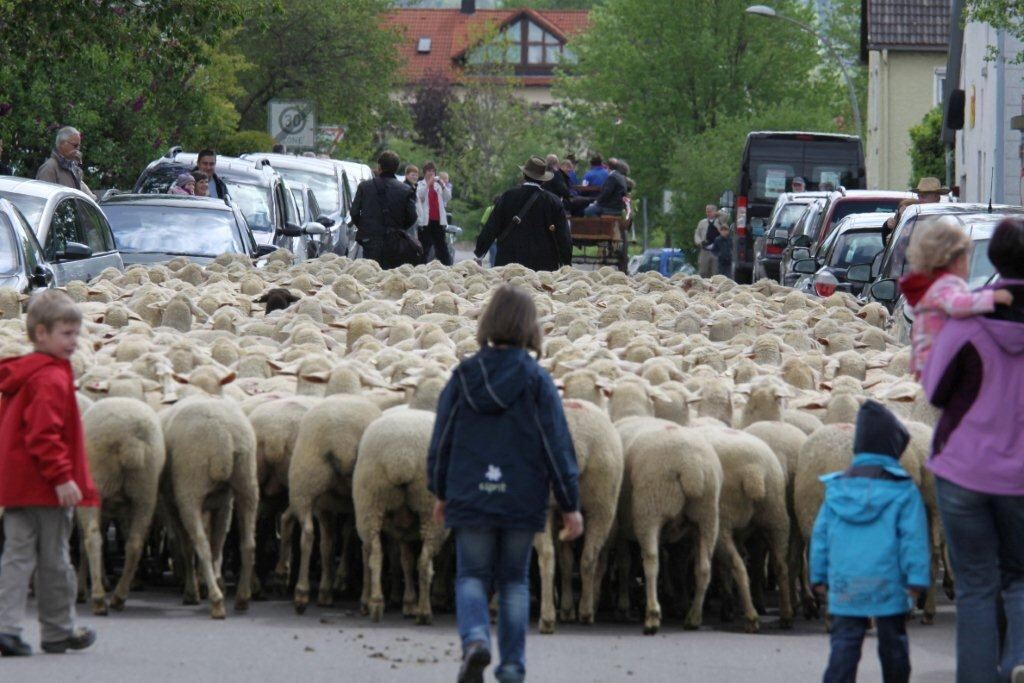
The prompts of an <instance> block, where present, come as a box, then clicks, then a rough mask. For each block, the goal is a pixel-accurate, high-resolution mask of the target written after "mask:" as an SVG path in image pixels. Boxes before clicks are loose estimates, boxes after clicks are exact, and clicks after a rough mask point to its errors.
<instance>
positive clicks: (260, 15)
mask: <svg viewBox="0 0 1024 683" xmlns="http://www.w3.org/2000/svg"><path fill="white" fill-rule="evenodd" d="M256 5H257V11H255V12H253V13H252V14H251V15H250V16H249V17H248V18H247V19H246V21H245V23H244V25H243V28H242V30H241V31H239V32H238V34H237V35H236V36H235V37H234V39H233V40H232V45H233V47H235V48H236V49H237V50H239V51H240V52H241V53H242V54H244V55H245V58H246V59H247V60H248V61H249V62H250V63H251V64H252V65H253V66H254V68H253V69H251V70H248V71H246V72H245V73H243V74H242V75H241V77H240V82H241V84H242V85H243V87H244V90H245V93H244V95H241V96H239V97H236V98H235V103H236V105H237V107H238V111H239V113H240V114H241V117H242V125H243V126H245V127H249V128H263V127H265V126H266V120H267V119H266V116H267V109H266V105H267V103H268V102H269V101H270V100H273V99H288V98H296V99H300V98H301V99H312V100H314V101H315V102H316V103H317V110H318V120H319V122H320V123H322V124H341V125H345V126H347V128H348V130H347V132H346V134H345V140H344V141H343V143H342V145H341V146H340V149H339V153H341V154H347V155H358V156H361V157H366V156H370V155H372V153H373V151H374V141H373V136H374V134H375V133H376V131H377V129H378V128H379V126H380V122H381V121H382V120H389V119H390V118H391V117H392V116H393V115H394V114H396V113H397V111H398V105H396V104H395V103H394V102H392V101H391V98H390V94H391V90H392V88H393V87H394V85H395V84H396V76H397V70H398V66H399V64H398V53H397V49H396V47H397V44H398V40H399V36H398V34H397V33H396V32H394V31H392V30H389V29H386V28H383V27H382V24H381V21H380V13H381V12H382V11H384V10H386V9H388V8H389V7H390V2H388V0H288V2H278V1H276V0H256Z"/></svg>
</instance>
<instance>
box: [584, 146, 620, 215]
mask: <svg viewBox="0 0 1024 683" xmlns="http://www.w3.org/2000/svg"><path fill="white" fill-rule="evenodd" d="M624 170H625V167H623V165H622V164H621V163H620V162H619V161H618V160H616V161H615V162H614V165H612V167H611V172H610V173H609V174H608V176H607V177H606V178H605V180H604V183H602V185H601V193H600V194H599V195H598V196H597V199H595V200H594V201H593V203H591V204H590V206H588V207H587V208H586V209H584V210H583V215H584V216H619V215H622V212H623V211H624V210H625V209H626V203H625V198H626V195H627V194H629V181H628V178H627V176H626V174H625V173H624V172H623V171H624Z"/></svg>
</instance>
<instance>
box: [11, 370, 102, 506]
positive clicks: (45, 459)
mask: <svg viewBox="0 0 1024 683" xmlns="http://www.w3.org/2000/svg"><path fill="white" fill-rule="evenodd" d="M71 480H74V481H75V483H77V484H78V488H80V489H81V490H82V502H81V503H80V505H83V506H86V507H95V506H97V505H99V502H100V501H99V496H98V495H97V493H96V487H95V485H93V482H92V475H90V474H89V461H88V460H87V458H86V454H85V439H84V437H83V434H82V418H81V417H80V416H79V414H78V401H77V400H76V399H75V385H74V375H73V374H72V371H71V364H70V363H68V362H67V361H64V360H60V359H58V358H54V357H53V356H49V355H46V354H44V353H30V354H28V355H26V356H21V357H19V358H9V359H7V360H4V361H0V506H3V507H11V508H13V507H27V506H44V507H58V506H59V505H60V503H59V502H58V501H57V493H56V491H54V489H55V488H56V487H58V486H60V485H61V484H65V483H67V482H69V481H71Z"/></svg>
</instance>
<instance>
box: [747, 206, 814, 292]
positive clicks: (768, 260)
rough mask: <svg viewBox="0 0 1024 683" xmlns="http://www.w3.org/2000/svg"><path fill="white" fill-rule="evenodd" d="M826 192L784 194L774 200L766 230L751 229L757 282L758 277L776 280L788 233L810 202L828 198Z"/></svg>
mask: <svg viewBox="0 0 1024 683" xmlns="http://www.w3.org/2000/svg"><path fill="white" fill-rule="evenodd" d="M827 196H828V193H827V192H783V193H782V194H780V195H779V198H778V199H777V200H776V201H775V207H774V208H773V209H772V212H771V214H770V215H769V216H768V222H767V226H768V227H767V228H762V227H754V228H752V229H751V233H752V234H753V236H754V275H753V279H754V281H755V282H756V281H757V280H760V279H761V278H766V277H767V278H771V279H772V280H778V279H779V264H780V262H781V261H782V252H783V251H784V250H785V248H786V245H787V244H788V243H789V233H790V230H792V229H793V226H794V225H795V224H796V222H797V220H798V219H799V218H800V216H801V215H802V214H803V212H804V209H806V208H807V205H808V204H810V203H811V202H812V201H813V200H815V199H819V198H824V197H827Z"/></svg>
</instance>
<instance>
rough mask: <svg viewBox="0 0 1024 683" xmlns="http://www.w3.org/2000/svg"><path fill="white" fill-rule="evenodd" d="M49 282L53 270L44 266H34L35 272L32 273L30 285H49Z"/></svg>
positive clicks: (51, 280) (51, 278)
mask: <svg viewBox="0 0 1024 683" xmlns="http://www.w3.org/2000/svg"><path fill="white" fill-rule="evenodd" d="M51 282H53V271H52V270H50V269H49V268H47V267H46V266H36V269H35V272H33V273H32V286H33V287H49V286H50V283H51Z"/></svg>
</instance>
